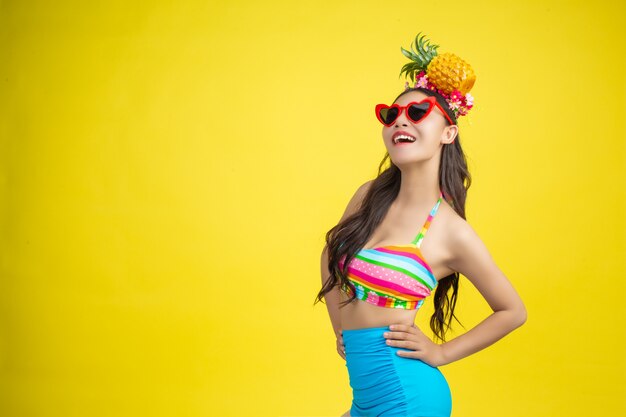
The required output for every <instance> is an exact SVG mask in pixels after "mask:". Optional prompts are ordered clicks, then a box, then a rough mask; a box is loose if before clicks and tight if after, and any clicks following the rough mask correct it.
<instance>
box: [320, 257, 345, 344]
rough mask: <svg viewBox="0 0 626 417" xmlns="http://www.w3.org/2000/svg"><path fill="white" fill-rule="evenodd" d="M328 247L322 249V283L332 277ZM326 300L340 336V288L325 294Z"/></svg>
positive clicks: (333, 323)
mask: <svg viewBox="0 0 626 417" xmlns="http://www.w3.org/2000/svg"><path fill="white" fill-rule="evenodd" d="M327 250H328V247H327V246H324V250H323V251H322V285H324V283H325V282H326V280H325V279H324V277H326V278H329V277H330V271H329V270H328V252H327ZM324 300H325V301H326V308H327V309H328V315H329V316H330V321H331V323H332V325H333V331H334V332H335V336H336V337H340V331H341V315H340V313H339V301H340V298H339V288H338V287H335V288H333V289H332V290H331V291H329V292H327V293H326V295H324Z"/></svg>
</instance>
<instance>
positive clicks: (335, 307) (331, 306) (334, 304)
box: [321, 181, 372, 337]
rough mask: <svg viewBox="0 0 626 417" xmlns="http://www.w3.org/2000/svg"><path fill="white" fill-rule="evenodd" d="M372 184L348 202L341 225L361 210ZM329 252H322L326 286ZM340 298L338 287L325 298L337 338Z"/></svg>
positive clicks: (328, 271)
mask: <svg viewBox="0 0 626 417" xmlns="http://www.w3.org/2000/svg"><path fill="white" fill-rule="evenodd" d="M371 183H372V181H368V182H366V183H365V184H363V185H361V186H360V187H359V188H358V189H357V190H356V192H355V193H354V195H353V196H352V198H351V199H350V201H349V202H348V205H347V207H346V209H345V211H344V213H343V215H342V216H341V219H339V223H340V222H342V221H343V220H345V219H346V218H347V217H349V216H350V215H352V214H353V213H355V212H356V211H357V210H358V209H359V207H360V206H361V203H362V201H363V198H364V197H365V195H366V194H367V191H368V189H369V186H370V184H371ZM327 250H328V247H327V246H326V245H324V249H323V250H322V256H321V270H322V285H324V283H325V282H326V280H327V279H328V278H330V270H329V269H328V252H327ZM339 297H340V296H339V288H338V287H335V288H333V289H332V290H331V291H330V292H328V293H326V295H325V296H324V300H325V301H326V308H327V309H328V315H329V316H330V321H331V323H332V326H333V331H334V332H335V336H337V337H339V336H340V333H339V332H340V331H341V315H340V312H339V301H340V298H339Z"/></svg>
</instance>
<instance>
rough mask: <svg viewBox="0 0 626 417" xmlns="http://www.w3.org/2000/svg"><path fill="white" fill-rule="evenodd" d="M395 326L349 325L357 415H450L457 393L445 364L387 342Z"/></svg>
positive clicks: (345, 339)
mask: <svg viewBox="0 0 626 417" xmlns="http://www.w3.org/2000/svg"><path fill="white" fill-rule="evenodd" d="M386 331H389V326H383V327H367V328H364V329H345V330H343V331H342V336H343V344H344V346H345V349H346V367H347V368H348V375H349V378H350V386H351V387H352V405H351V407H350V416H351V417H365V416H368V417H369V416H372V417H374V416H405V417H408V416H411V417H418V416H419V417H450V414H451V412H452V396H451V394H450V387H449V386H448V382H447V381H446V378H445V377H444V376H443V374H442V373H441V371H440V370H439V368H437V367H433V366H430V365H428V364H427V363H426V362H423V361H421V360H419V359H412V358H406V357H402V356H399V355H398V354H397V353H396V351H398V350H409V349H405V348H400V347H396V346H389V345H387V343H386V340H387V339H385V337H384V336H383V333H384V332H386Z"/></svg>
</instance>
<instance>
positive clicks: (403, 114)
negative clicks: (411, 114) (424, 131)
mask: <svg viewBox="0 0 626 417" xmlns="http://www.w3.org/2000/svg"><path fill="white" fill-rule="evenodd" d="M394 125H395V126H396V127H399V126H408V125H409V122H408V120H407V119H406V109H402V111H401V112H400V114H399V115H398V118H397V119H396V121H395V123H394Z"/></svg>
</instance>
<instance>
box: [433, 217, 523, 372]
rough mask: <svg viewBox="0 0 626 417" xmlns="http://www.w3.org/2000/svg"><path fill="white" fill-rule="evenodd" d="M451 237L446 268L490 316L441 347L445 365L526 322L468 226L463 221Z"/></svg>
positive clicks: (510, 290)
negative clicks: (486, 306) (479, 298)
mask: <svg viewBox="0 0 626 417" xmlns="http://www.w3.org/2000/svg"><path fill="white" fill-rule="evenodd" d="M452 236H453V238H452V239H453V241H452V242H451V253H452V257H451V259H450V261H449V262H448V266H449V267H450V268H451V269H453V270H454V271H458V272H459V273H461V274H463V275H464V276H465V277H467V278H468V279H469V280H470V281H471V283H472V284H473V285H474V286H475V287H476V289H477V290H478V291H479V292H480V293H481V294H482V296H483V297H484V298H485V300H486V301H487V303H488V304H489V306H490V307H491V309H492V310H493V313H492V314H490V315H489V316H487V318H485V319H484V320H483V321H481V322H480V323H479V324H477V325H476V326H474V327H473V328H472V329H470V330H469V331H467V332H466V333H464V334H462V335H460V336H458V337H456V338H454V339H452V340H450V341H448V342H445V343H443V344H442V345H441V346H442V352H443V356H444V358H445V361H446V363H450V362H454V361H457V360H459V359H461V358H464V357H466V356H469V355H471V354H473V353H475V352H478V351H479V350H482V349H484V348H486V347H487V346H489V345H491V344H493V343H495V342H496V341H498V340H499V339H501V338H502V337H504V336H505V335H507V334H508V333H510V332H512V331H513V330H515V329H516V328H518V327H519V326H521V325H522V324H524V323H525V322H526V308H525V307H524V304H523V302H522V300H521V298H520V297H519V295H518V294H517V292H516V291H515V289H514V288H513V286H512V284H511V283H510V282H509V280H508V279H507V277H506V276H505V275H504V274H503V273H502V271H501V270H500V269H499V268H498V266H497V265H496V264H495V262H494V261H493V259H492V257H491V255H490V253H489V251H488V250H487V248H486V247H485V245H484V243H483V242H482V240H481V239H480V238H479V237H478V235H477V234H476V232H475V231H474V230H473V229H472V227H471V226H470V225H469V224H468V223H467V222H465V221H463V222H462V223H461V226H460V227H459V228H458V230H456V231H455V232H454V233H452Z"/></svg>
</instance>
